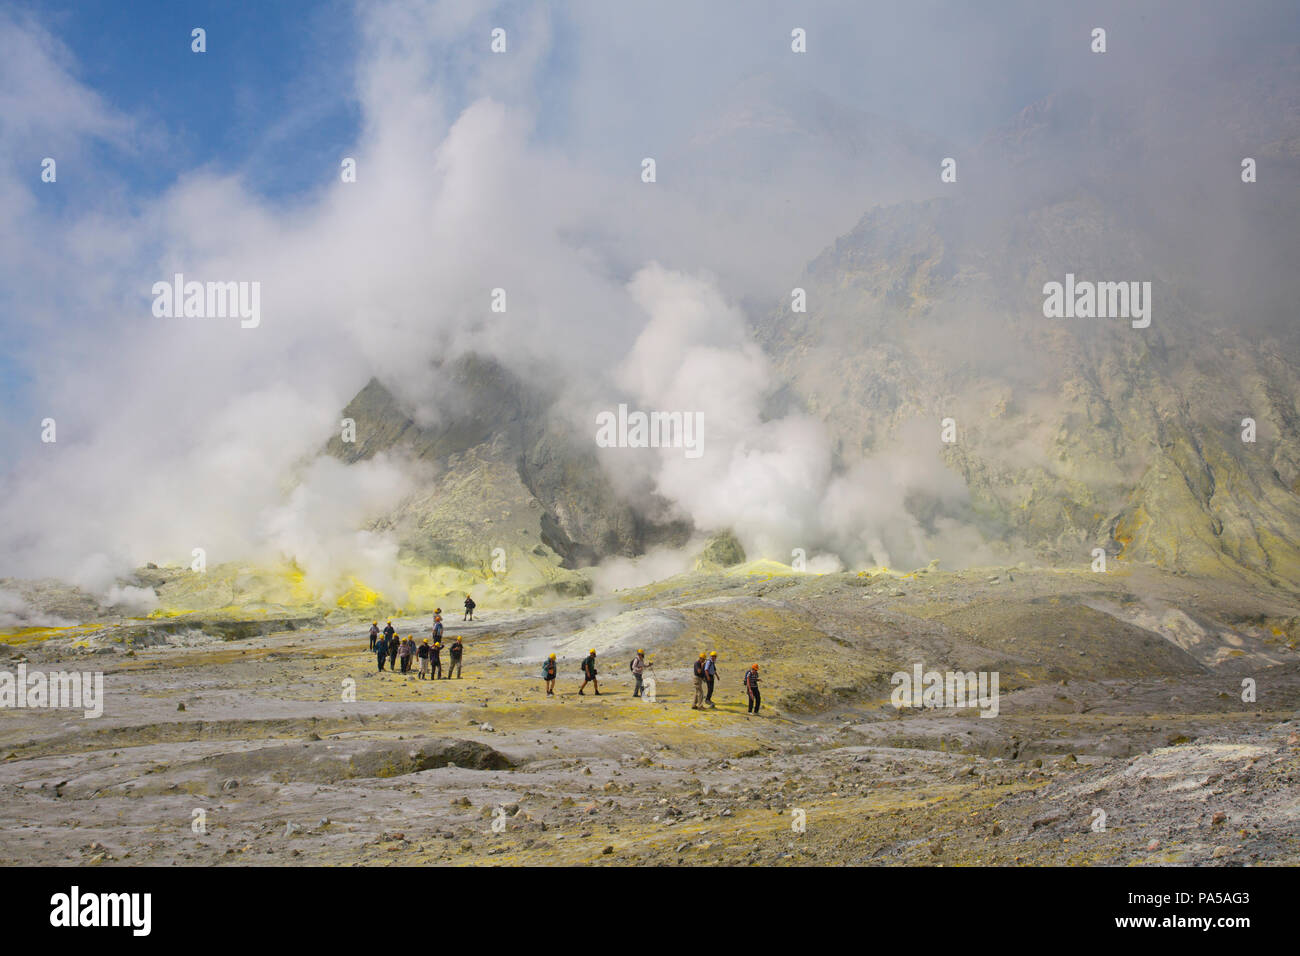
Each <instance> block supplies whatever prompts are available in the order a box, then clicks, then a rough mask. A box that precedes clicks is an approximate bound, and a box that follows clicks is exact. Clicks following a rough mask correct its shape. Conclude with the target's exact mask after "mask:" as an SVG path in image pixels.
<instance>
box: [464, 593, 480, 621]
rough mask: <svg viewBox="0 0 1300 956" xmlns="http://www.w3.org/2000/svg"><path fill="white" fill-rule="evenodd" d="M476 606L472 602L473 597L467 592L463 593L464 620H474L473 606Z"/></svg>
mask: <svg viewBox="0 0 1300 956" xmlns="http://www.w3.org/2000/svg"><path fill="white" fill-rule="evenodd" d="M476 607H478V605H477V604H475V603H474V599H473V598H472V597H470V596H469V595H468V594H466V595H465V620H467V621H472V620H474V608H476Z"/></svg>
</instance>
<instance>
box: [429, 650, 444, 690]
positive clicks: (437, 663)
mask: <svg viewBox="0 0 1300 956" xmlns="http://www.w3.org/2000/svg"><path fill="white" fill-rule="evenodd" d="M441 679H442V642H441V641H434V642H433V647H431V648H429V680H441Z"/></svg>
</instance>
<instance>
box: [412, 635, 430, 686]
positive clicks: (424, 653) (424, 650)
mask: <svg viewBox="0 0 1300 956" xmlns="http://www.w3.org/2000/svg"><path fill="white" fill-rule="evenodd" d="M415 653H416V654H418V655H419V657H420V675H419V677H420V680H424V678H425V675H427V674H428V673H429V639H428V638H427V637H426V638H425V639H424V641H423V642H422V643H421V644H420V646H419V647H417V648H416V649H415Z"/></svg>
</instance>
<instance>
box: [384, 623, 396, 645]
mask: <svg viewBox="0 0 1300 956" xmlns="http://www.w3.org/2000/svg"><path fill="white" fill-rule="evenodd" d="M396 633H397V628H395V627H393V622H392V621H389V622H388V623H387V624H385V625H384V637H386V638H388V639H389V640H390V641H391V640H392V639H393V635H394V634H396Z"/></svg>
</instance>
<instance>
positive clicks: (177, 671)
mask: <svg viewBox="0 0 1300 956" xmlns="http://www.w3.org/2000/svg"><path fill="white" fill-rule="evenodd" d="M451 601H452V595H448V599H447V603H448V605H449V606H450V605H451ZM459 617H460V615H448V623H449V624H450V625H451V626H450V628H449V631H448V633H449V634H462V635H463V636H464V638H465V642H466V647H467V650H466V655H465V667H464V671H465V676H464V679H462V680H452V681H440V682H429V681H421V680H418V679H417V678H416V677H415V676H414V675H411V676H409V677H408V676H402V675H395V674H392V673H389V672H387V671H386V672H384V673H382V674H381V673H377V672H376V669H375V661H374V657H373V655H371V654H370V653H369V652H368V651H367V650H366V637H365V630H366V628H367V627H368V624H369V621H368V620H361V619H349V620H346V621H342V620H340V619H339V617H338V615H331V618H330V619H329V620H320V619H316V620H310V619H308V620H302V619H300V620H289V619H284V618H275V617H272V616H265V617H263V618H262V619H260V620H258V621H249V622H246V625H245V626H244V627H242V628H240V627H235V626H234V625H233V624H232V623H231V622H229V621H224V622H220V626H217V623H218V622H216V621H215V620H205V619H204V617H203V616H202V615H188V616H183V617H177V618H170V619H162V620H155V621H152V622H150V621H111V620H106V621H100V622H96V623H91V624H86V625H81V626H78V627H73V628H65V629H56V628H50V629H45V630H41V631H27V632H25V633H21V634H14V635H11V636H10V637H8V638H7V640H9V641H10V642H11V643H10V644H7V645H5V646H4V647H3V648H0V653H2V654H3V655H4V657H5V658H7V662H6V664H5V666H6V668H7V669H9V670H13V669H14V668H15V667H16V665H17V664H18V663H20V662H25V663H26V666H27V667H28V668H29V669H42V670H44V671H46V672H53V671H58V670H64V671H83V670H94V671H102V672H103V674H104V686H105V694H106V701H105V706H104V714H103V716H102V717H100V718H98V719H89V720H88V719H85V718H84V717H83V716H82V715H81V714H80V713H79V712H76V713H74V712H69V711H66V710H33V709H20V710H13V711H10V712H8V713H7V714H6V717H5V720H4V721H3V723H0V754H3V763H2V764H0V860H2V861H3V862H5V863H25V864H93V865H105V866H107V865H130V864H140V863H146V864H147V863H157V864H171V863H181V864H189V865H231V864H245V865H247V864H256V865H287V864H294V863H328V864H342V865H346V864H391V863H402V864H413V863H420V864H422V863H435V864H436V863H445V864H455V865H472V864H482V863H487V864H508V863H516V864H560V863H595V864H647V863H650V864H653V863H690V864H698V865H711V864H772V863H776V864H781V863H825V864H831V863H835V864H843V863H855V864H871V865H893V864H935V865H939V864H941V865H959V864H971V863H987V864H998V865H1012V864H1075V863H1086V864H1101V865H1132V864H1140V865H1160V864H1171V863H1194V864H1209V865H1247V864H1250V865H1254V864H1269V865H1283V864H1290V865H1294V864H1296V863H1298V862H1300V787H1297V785H1296V784H1297V782H1300V710H1298V709H1300V619H1298V618H1297V612H1296V606H1295V604H1294V602H1293V601H1292V600H1290V599H1289V598H1287V597H1286V596H1284V595H1282V594H1279V593H1277V592H1270V591H1266V590H1250V589H1247V588H1242V587H1238V586H1229V585H1225V584H1222V583H1218V582H1215V581H1211V580H1205V579H1198V578H1194V577H1190V576H1186V575H1177V574H1171V573H1166V572H1161V571H1157V570H1153V569H1144V568H1134V569H1131V570H1125V571H1123V572H1110V573H1106V574H1098V573H1091V572H1087V571H1081V572H1067V571H1056V570H1044V569H1032V568H1029V567H1000V568H989V569H980V570H967V571H961V572H945V571H942V570H939V569H937V568H926V569H922V570H919V571H917V572H913V573H910V574H899V573H895V572H887V571H884V570H879V571H876V572H874V573H873V572H866V573H861V574H851V573H846V574H833V575H810V574H795V573H792V572H791V570H790V569H789V568H788V567H783V566H781V565H777V564H774V563H770V562H751V563H749V564H744V565H736V566H733V567H731V568H728V569H724V570H714V571H711V572H696V573H692V574H688V575H683V576H679V577H676V578H672V579H669V580H666V581H662V582H660V583H658V584H656V585H653V586H650V587H646V588H641V589H636V590H629V591H623V592H619V593H617V594H614V595H612V596H609V597H606V598H601V599H597V598H594V597H577V598H572V599H570V600H566V601H562V602H559V603H556V604H552V605H550V606H547V607H537V608H525V609H511V610H498V609H496V608H493V607H482V608H481V612H480V614H479V617H480V618H481V620H477V621H475V622H473V623H465V624H462V623H460V622H459V620H458V618H459ZM395 624H396V625H397V626H399V628H400V631H401V632H402V633H406V632H408V631H409V632H411V633H415V634H416V635H417V636H419V635H421V634H423V633H425V632H426V628H427V626H428V620H427V618H425V617H424V616H421V617H419V618H409V619H403V618H398V619H397V620H396V621H395ZM592 647H594V648H596V649H597V651H598V655H599V657H598V659H599V661H600V662H601V665H600V666H601V681H602V683H601V686H602V688H603V691H604V692H603V694H602V695H601V696H600V697H595V696H592V695H591V689H590V688H588V694H587V696H582V697H580V696H578V695H577V693H576V691H577V688H578V685H579V683H580V680H579V675H578V660H579V658H580V657H581V656H583V655H584V654H585V653H586V651H587V650H588V649H589V648H592ZM637 647H644V648H645V649H646V650H647V652H648V655H647V656H648V657H649V658H650V659H651V661H652V662H653V663H654V664H655V668H654V670H653V671H651V673H652V674H653V675H654V677H655V678H656V686H655V698H654V700H653V701H652V702H651V701H643V700H638V699H634V698H632V697H631V696H630V685H631V680H630V676H629V674H628V672H627V661H628V659H629V658H630V657H631V654H632V652H633V651H634V650H635V649H636V648H637ZM551 650H554V651H555V652H556V653H557V654H558V656H559V658H560V666H559V681H558V685H557V696H555V697H553V698H547V697H546V696H545V695H544V693H543V688H542V683H541V681H540V679H539V678H538V676H537V674H538V669H539V663H540V661H541V659H542V658H543V657H544V656H545V655H546V654H547V653H549V652H550V651H551ZM700 650H717V651H718V653H719V661H720V664H719V669H720V672H721V677H720V682H719V685H718V688H717V691H716V694H715V697H716V700H717V705H718V706H717V709H716V710H712V711H694V710H692V709H691V707H690V696H691V693H692V691H691V686H690V679H689V664H690V662H691V660H693V659H694V657H695V655H696V654H697V653H698V652H699V651H700ZM751 662H759V663H760V664H761V667H762V670H761V674H762V687H763V693H764V700H765V707H764V711H763V713H762V715H761V716H759V717H752V716H749V715H747V714H746V712H745V704H744V697H743V691H742V690H741V687H740V683H739V678H740V673H741V670H742V668H743V667H744V666H747V665H748V664H749V663H751ZM918 664H919V665H922V666H923V667H924V668H925V669H927V670H929V669H935V670H939V671H947V670H961V671H986V672H997V673H998V674H999V676H1000V698H999V706H998V709H997V715H996V716H995V717H981V716H980V711H978V710H974V709H963V708H959V707H954V708H947V709H945V708H942V707H940V708H929V709H925V708H923V709H912V708H910V707H905V708H901V709H896V708H895V707H894V706H893V705H892V704H891V700H890V694H891V689H892V688H891V675H893V674H894V673H895V672H900V671H902V672H910V671H911V670H912V668H913V667H914V666H915V665H918ZM1244 681H1253V682H1254V683H1253V686H1254V688H1255V694H1254V695H1253V697H1254V699H1253V700H1250V701H1247V700H1243V697H1244V696H1252V695H1244V694H1243V687H1244V686H1245V685H1244V684H1243V682H1244ZM796 811H801V812H798V813H796Z"/></svg>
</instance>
